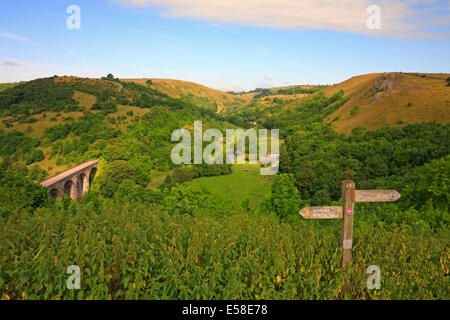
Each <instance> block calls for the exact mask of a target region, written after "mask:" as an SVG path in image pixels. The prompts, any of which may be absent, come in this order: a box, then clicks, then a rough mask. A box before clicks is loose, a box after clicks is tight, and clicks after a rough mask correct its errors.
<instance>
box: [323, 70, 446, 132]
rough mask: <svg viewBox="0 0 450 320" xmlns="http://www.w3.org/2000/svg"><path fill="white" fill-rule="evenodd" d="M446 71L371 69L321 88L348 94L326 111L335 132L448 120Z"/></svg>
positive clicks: (326, 93) (326, 92)
mask: <svg viewBox="0 0 450 320" xmlns="http://www.w3.org/2000/svg"><path fill="white" fill-rule="evenodd" d="M449 76H450V75H449V74H416V73H375V74H367V75H361V76H357V77H353V78H351V79H349V80H347V81H344V82H342V83H339V84H336V85H334V86H332V87H329V88H326V89H324V90H323V92H324V93H325V95H326V96H330V95H332V94H335V93H336V92H338V91H340V90H343V91H344V97H345V98H349V101H348V102H347V103H345V104H344V105H343V106H342V107H341V108H339V109H337V110H336V111H335V112H333V113H332V114H330V115H329V116H328V117H327V118H326V121H329V122H331V121H333V126H334V128H335V129H336V130H337V131H338V132H342V133H345V134H349V133H350V132H351V131H352V129H353V128H355V127H359V126H362V127H364V128H366V129H367V130H374V129H377V128H379V127H382V126H398V125H405V124H408V123H414V122H422V121H432V120H436V121H438V122H442V123H447V122H449V121H450V87H449V86H446V84H447V82H446V81H445V79H446V78H448V77H449Z"/></svg>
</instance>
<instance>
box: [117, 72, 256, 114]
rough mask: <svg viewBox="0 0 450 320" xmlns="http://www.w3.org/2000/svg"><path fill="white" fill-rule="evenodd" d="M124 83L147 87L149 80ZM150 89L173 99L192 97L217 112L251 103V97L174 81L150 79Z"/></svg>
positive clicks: (132, 80)
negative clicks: (212, 106) (214, 108)
mask: <svg viewBox="0 0 450 320" xmlns="http://www.w3.org/2000/svg"><path fill="white" fill-rule="evenodd" d="M121 80H122V81H124V82H134V83H138V84H141V85H147V80H149V79H121ZM150 80H151V82H152V84H151V85H150V87H151V88H152V89H155V90H157V91H159V92H162V93H164V94H167V95H168V96H170V97H172V98H183V97H191V98H193V99H194V102H197V103H200V104H210V105H211V104H213V105H215V106H216V110H215V111H217V112H221V111H222V110H226V109H230V108H235V107H240V106H243V105H245V104H246V103H248V102H249V100H250V98H249V97H241V96H234V95H232V94H229V93H226V92H223V91H219V90H215V89H211V88H208V87H206V86H203V85H200V84H197V83H194V82H189V81H181V80H173V79H150Z"/></svg>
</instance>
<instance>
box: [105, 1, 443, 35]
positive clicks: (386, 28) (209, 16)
mask: <svg viewBox="0 0 450 320" xmlns="http://www.w3.org/2000/svg"><path fill="white" fill-rule="evenodd" d="M114 1H115V2H117V3H120V4H123V5H128V6H136V7H145V6H158V7H160V8H163V9H162V15H164V16H167V17H174V18H189V19H197V20H205V21H211V22H214V23H235V24H239V25H246V26H257V27H271V28H287V29H326V30H335V31H343V32H352V33H358V34H366V35H374V36H384V37H394V38H427V39H449V38H450V35H449V34H450V32H449V25H450V16H449V15H448V12H447V11H448V6H449V4H448V1H437V0H377V1H376V0H375V1H374V0H340V1H336V0H321V1H312V0H246V1H242V0H227V1H224V0H114ZM373 4H376V5H379V6H380V8H381V19H382V28H381V29H380V30H377V29H375V30H370V29H368V28H367V24H366V22H367V19H368V17H369V14H368V13H367V11H366V10H367V8H368V7H369V6H370V5H373ZM442 29H444V30H442ZM436 30H439V31H436Z"/></svg>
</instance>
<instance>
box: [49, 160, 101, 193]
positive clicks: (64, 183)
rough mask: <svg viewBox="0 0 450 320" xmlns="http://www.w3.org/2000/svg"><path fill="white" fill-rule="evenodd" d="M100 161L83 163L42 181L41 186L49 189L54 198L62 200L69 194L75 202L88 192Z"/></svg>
mask: <svg viewBox="0 0 450 320" xmlns="http://www.w3.org/2000/svg"><path fill="white" fill-rule="evenodd" d="M98 161H99V160H92V161H89V162H85V163H82V164H80V165H78V166H76V167H74V168H72V169H69V170H67V171H64V172H62V173H60V174H58V175H56V176H54V177H51V178H49V179H47V180H45V181H42V182H41V186H43V187H45V188H47V189H48V194H49V196H50V197H52V198H62V196H63V195H65V194H68V195H69V196H70V197H71V198H72V199H73V200H77V199H78V198H79V197H81V196H82V195H84V194H85V193H86V192H88V190H89V185H90V183H91V182H92V180H93V179H94V176H95V173H96V172H97V168H98Z"/></svg>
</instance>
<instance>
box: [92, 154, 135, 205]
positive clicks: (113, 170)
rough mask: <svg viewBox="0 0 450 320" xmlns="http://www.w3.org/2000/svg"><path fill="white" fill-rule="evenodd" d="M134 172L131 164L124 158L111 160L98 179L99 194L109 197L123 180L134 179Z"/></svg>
mask: <svg viewBox="0 0 450 320" xmlns="http://www.w3.org/2000/svg"><path fill="white" fill-rule="evenodd" d="M135 178H136V174H135V171H134V169H133V168H132V167H131V165H130V164H129V163H128V162H126V161H124V160H115V161H113V162H111V163H110V164H109V165H108V166H107V167H106V170H105V174H104V176H102V177H101V179H99V180H100V194H101V195H102V196H104V197H106V198H111V197H112V196H113V195H114V193H115V192H116V190H117V189H118V187H119V185H120V184H121V183H122V182H123V181H124V180H126V179H127V180H131V181H135Z"/></svg>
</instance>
